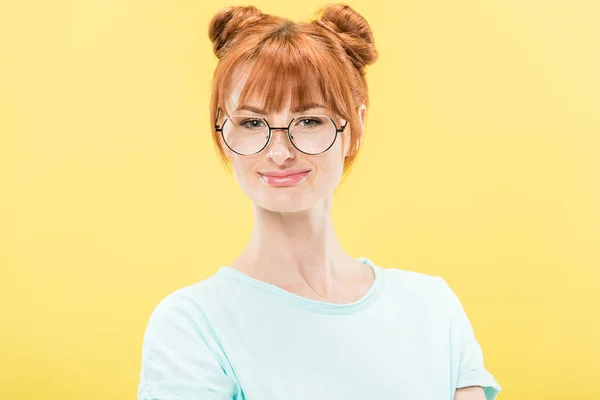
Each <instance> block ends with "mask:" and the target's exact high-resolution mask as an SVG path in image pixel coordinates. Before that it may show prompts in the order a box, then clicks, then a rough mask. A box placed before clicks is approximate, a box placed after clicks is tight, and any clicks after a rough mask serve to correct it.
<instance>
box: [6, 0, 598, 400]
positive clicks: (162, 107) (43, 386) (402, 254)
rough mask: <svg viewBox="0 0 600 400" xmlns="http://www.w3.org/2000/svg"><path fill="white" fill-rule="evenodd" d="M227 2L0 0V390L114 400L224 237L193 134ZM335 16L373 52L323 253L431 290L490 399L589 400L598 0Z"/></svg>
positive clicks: (426, 5)
mask: <svg viewBox="0 0 600 400" xmlns="http://www.w3.org/2000/svg"><path fill="white" fill-rule="evenodd" d="M230 4H232V3H227V2H223V1H210V2H209V1H202V0H201V1H187V0H179V1H166V0H163V1H152V2H151V1H132V0H127V1H126V0H110V1H107V0H104V1H83V0H79V1H53V2H49V1H38V2H27V1H21V2H17V1H14V2H8V1H6V2H4V3H3V4H2V6H1V8H0V46H1V47H0V68H1V71H0V132H1V136H0V177H1V179H2V180H1V185H0V190H1V195H0V239H1V242H0V243H1V248H0V250H1V253H0V263H1V264H0V265H1V276H0V304H1V306H0V307H1V313H0V324H1V325H0V326H1V329H0V388H1V390H0V392H1V394H0V397H1V398H3V399H60V400H71V399H73V400H75V399H77V400H83V399H85V400H93V399H103V400H104V399H133V398H135V393H136V390H137V382H138V377H139V368H140V353H141V345H142V336H143V332H144V329H145V326H146V323H147V319H148V316H149V315H150V313H151V311H152V310H153V308H154V306H155V305H156V303H157V302H158V301H159V300H160V299H162V298H163V297H164V296H166V295H167V294H168V293H170V292H172V291H173V290H175V289H176V288H179V287H182V286H185V285H188V284H191V283H193V282H196V281H198V280H201V279H203V278H205V277H208V276H209V275H212V274H213V273H214V272H215V271H216V270H217V268H218V267H219V266H220V265H226V264H227V263H229V262H230V261H232V260H233V258H234V257H235V256H236V255H237V254H238V253H239V252H240V251H241V249H242V248H243V246H244V245H245V243H246V239H247V237H248V234H249V232H250V228H251V224H252V218H251V208H250V203H249V201H248V200H247V199H246V198H245V197H244V195H243V193H242V192H241V191H240V190H239V189H238V188H237V185H236V183H235V181H234V179H233V178H232V177H230V176H228V175H227V174H226V173H225V172H224V171H223V169H222V167H221V166H220V165H219V163H218V161H217V157H216V155H215V153H214V150H213V147H212V143H211V139H210V133H209V131H208V129H207V125H208V100H209V95H210V91H209V90H210V81H211V77H212V71H213V69H214V67H215V65H216V59H215V57H214V56H213V54H212V47H211V43H210V42H209V40H208V38H207V25H208V21H209V19H210V18H211V17H212V15H214V13H215V12H216V11H217V10H218V9H219V8H221V7H224V6H227V5H230ZM244 4H247V3H244ZM254 4H255V5H257V6H258V7H259V8H261V9H262V10H263V11H264V12H267V13H275V14H280V15H283V16H287V17H290V18H292V19H294V20H298V19H305V18H307V17H308V16H309V15H310V14H311V13H312V12H314V11H315V10H317V9H318V8H319V6H321V5H322V4H323V3H321V2H317V1H301V2H296V3H292V4H286V5H284V4H283V3H282V2H280V1H257V2H255V3H254ZM350 4H351V5H352V6H353V7H354V8H355V9H356V10H357V11H359V12H360V13H362V14H363V15H364V16H365V17H366V19H367V20H368V21H369V23H370V24H371V26H372V28H373V30H374V33H375V40H376V45H377V48H378V50H379V51H380V53H381V57H380V59H379V61H378V62H377V63H376V64H375V65H373V66H372V67H370V68H369V69H368V81H369V84H370V94H371V101H372V107H371V109H370V110H369V112H368V116H367V128H366V129H367V131H366V138H365V142H364V147H363V148H362V153H361V154H360V156H359V159H358V161H357V163H356V164H355V167H354V170H353V171H352V173H351V174H350V175H349V177H348V179H347V180H346V181H345V182H344V184H343V185H342V186H341V187H340V189H339V190H338V192H337V193H336V197H335V203H336V204H335V212H334V218H335V224H336V227H337V229H338V232H339V235H340V237H341V240H342V243H343V244H344V246H345V247H346V248H347V249H348V250H349V251H350V252H351V253H352V254H353V255H355V256H357V257H359V256H366V257H369V258H371V259H372V260H373V261H375V262H376V263H377V264H379V265H381V266H382V267H398V268H404V269H410V270H415V271H421V272H425V273H428V274H433V275H441V276H443V277H444V278H445V279H446V280H447V281H448V282H449V284H450V285H451V287H452V288H453V289H454V290H455V292H456V293H457V294H458V295H459V297H460V299H461V300H462V302H463V304H464V307H465V309H466V311H467V313H468V315H469V317H470V319H471V322H472V324H473V326H474V329H475V332H476V336H477V338H478V340H479V342H480V344H481V346H482V348H483V351H484V357H485V365H486V366H487V368H488V369H489V370H490V372H492V374H493V375H494V376H495V377H496V379H497V380H498V382H499V383H500V385H501V386H502V387H503V392H502V394H501V395H500V396H499V399H514V400H516V399H566V398H569V399H571V398H578V399H579V398H581V399H596V398H600V386H598V384H597V379H598V376H599V375H600V361H599V360H600V350H599V347H600V346H599V344H598V339H599V338H600V317H599V314H600V312H599V310H598V306H599V305H600V290H599V289H600V285H599V283H598V282H599V279H600V275H599V273H598V269H599V267H600V177H599V175H600V156H599V152H600V112H599V110H600V94H599V93H600V74H599V73H598V72H599V71H600V25H599V24H597V21H598V16H599V15H600V5H599V4H600V3H598V2H597V1H592V0H590V1H570V2H567V1H561V2H558V1H542V0H535V1H534V0H508V1H507V0H504V1H481V0H457V1H441V0H427V1H423V0H419V1H412V2H392V1H378V0H368V1H366V0H365V1H353V2H351V3H350Z"/></svg>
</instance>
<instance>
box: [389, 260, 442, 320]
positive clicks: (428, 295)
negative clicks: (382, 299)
mask: <svg viewBox="0 0 600 400" xmlns="http://www.w3.org/2000/svg"><path fill="white" fill-rule="evenodd" d="M384 270H385V271H384V274H385V279H386V286H388V287H389V289H390V290H389V291H390V292H392V294H393V296H395V297H400V298H401V300H403V301H407V302H411V303H413V304H414V305H417V304H422V305H424V306H425V305H426V306H431V307H434V308H435V309H437V310H438V311H444V312H447V313H451V312H452V307H451V305H452V301H451V300H452V296H453V293H452V290H451V289H450V287H449V286H448V283H447V282H446V280H445V279H444V278H442V277H441V276H438V275H431V274H427V273H424V272H417V271H412V270H407V269H400V268H384Z"/></svg>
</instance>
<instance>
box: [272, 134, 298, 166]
mask: <svg viewBox="0 0 600 400" xmlns="http://www.w3.org/2000/svg"><path fill="white" fill-rule="evenodd" d="M267 157H268V158H269V160H271V161H272V162H273V163H275V164H277V165H283V164H284V163H285V162H286V161H287V160H289V159H293V158H294V146H293V145H292V144H291V143H290V141H289V139H288V133H287V130H286V129H272V130H271V142H270V143H269V145H268V146H267Z"/></svg>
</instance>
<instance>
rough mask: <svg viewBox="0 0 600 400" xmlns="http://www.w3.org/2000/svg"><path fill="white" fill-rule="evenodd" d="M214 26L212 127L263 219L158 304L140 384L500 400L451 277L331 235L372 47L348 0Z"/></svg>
mask: <svg viewBox="0 0 600 400" xmlns="http://www.w3.org/2000/svg"><path fill="white" fill-rule="evenodd" d="M209 36H210V39H211V40H212V42H213V45H214V51H215V54H216V55H217V57H218V58H219V64H218V66H217V68H216V71H215V75H214V85H213V94H212V100H211V107H210V113H211V130H212V132H213V138H214V141H215V144H216V148H217V150H218V152H219V154H220V155H221V156H222V158H223V161H224V162H225V163H227V165H228V166H229V167H232V169H233V172H234V175H235V178H236V180H237V182H238V183H239V185H240V186H241V188H242V190H243V191H244V192H245V194H246V195H247V196H248V197H249V198H250V199H251V200H252V202H253V204H254V217H255V225H254V230H253V232H252V235H251V237H250V240H249V243H248V245H247V247H246V248H245V250H244V251H243V252H242V254H240V255H239V257H237V259H235V261H234V262H233V263H231V264H230V265H229V266H222V267H220V269H219V270H218V271H217V272H216V273H215V274H214V275H213V276H211V277H209V278H207V279H205V280H203V281H200V282H197V283H195V284H192V285H190V286H187V287H185V288H181V289H179V290H177V291H175V292H174V293H172V294H170V295H169V296H167V297H166V298H164V299H163V300H162V301H161V302H160V303H159V304H158V305H157V306H156V308H155V310H154V311H153V313H152V315H151V317H150V320H149V323H148V326H147V328H146V333H145V336H144V346H143V356H142V370H141V374H140V383H139V390H138V399H140V400H176V399H177V400H204V399H206V400H208V399H211V400H217V399H219V400H226V399H227V400H229V399H238V400H242V399H244V400H271V399H276V400H283V399H285V400H290V399H298V400H309V399H310V400H321V399H323V400H325V399H327V400H332V399H343V400H349V399H352V400H354V399H355V400H365V399H377V400H379V399H409V400H418V399H427V400H439V399H461V400H484V399H488V400H491V399H494V398H495V397H496V395H497V394H498V392H499V391H500V386H499V385H498V384H497V382H496V381H495V380H494V378H493V376H492V375H491V374H490V373H489V372H488V371H487V370H486V369H485V367H484V364H483V357H482V352H481V348H480V346H479V344H478V342H477V341H476V339H475V336H474V334H473V330H472V328H471V325H470V323H469V320H468V318H467V316H466V315H465V312H464V310H463V308H462V306H461V303H460V301H459V300H458V298H457V297H456V296H455V295H454V293H453V291H452V290H451V289H450V288H449V287H448V285H447V284H446V283H445V281H444V280H443V279H442V278H440V277H435V276H429V275H426V274H422V273H417V272H411V271H406V270H400V269H397V268H381V267H379V266H377V265H375V264H374V263H373V262H371V261H370V260H369V259H366V258H359V259H356V258H354V257H352V256H351V255H349V254H348V253H347V252H346V251H345V250H344V249H342V247H341V245H340V243H339V241H338V239H337V237H336V234H335V231H334V228H333V224H332V220H331V205H332V195H333V192H334V190H335V188H336V186H337V185H338V184H339V183H340V181H341V178H342V176H343V174H344V172H346V171H347V170H348V168H349V167H350V165H351V164H352V162H353V160H354V158H355V157H356V154H357V151H358V149H359V146H360V143H361V139H362V137H363V133H364V123H365V116H366V110H367V106H368V96H367V84H366V80H365V66H366V65H368V64H371V63H373V62H374V61H375V60H376V59H377V51H376V49H375V46H374V41H373V35H372V32H371V29H370V27H369V25H368V23H367V22H366V21H365V19H364V18H363V17H362V16H361V15H359V14H358V13H357V12H355V11H354V10H353V9H351V8H350V7H348V6H346V5H342V4H334V5H329V6H326V7H325V8H324V9H322V10H321V11H320V13H319V14H318V15H317V17H316V19H314V20H312V21H311V22H297V23H294V22H292V21H290V20H288V19H284V18H280V17H276V16H271V15H266V14H263V13H261V12H260V11H259V10H258V9H256V8H255V7H251V6H248V7H230V8H227V9H223V10H221V11H220V12H218V13H217V14H216V15H215V16H214V17H213V19H212V21H211V22H210V28H209Z"/></svg>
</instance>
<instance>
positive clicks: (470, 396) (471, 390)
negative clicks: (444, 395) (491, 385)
mask: <svg viewBox="0 0 600 400" xmlns="http://www.w3.org/2000/svg"><path fill="white" fill-rule="evenodd" d="M454 400H485V393H484V392H483V388H482V387H481V386H469V387H465V388H460V389H456V393H455V394H454Z"/></svg>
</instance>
